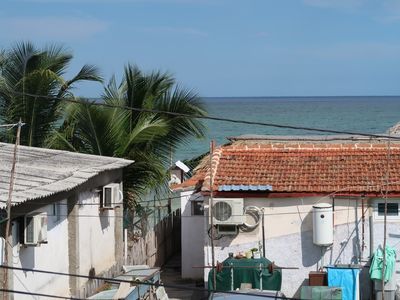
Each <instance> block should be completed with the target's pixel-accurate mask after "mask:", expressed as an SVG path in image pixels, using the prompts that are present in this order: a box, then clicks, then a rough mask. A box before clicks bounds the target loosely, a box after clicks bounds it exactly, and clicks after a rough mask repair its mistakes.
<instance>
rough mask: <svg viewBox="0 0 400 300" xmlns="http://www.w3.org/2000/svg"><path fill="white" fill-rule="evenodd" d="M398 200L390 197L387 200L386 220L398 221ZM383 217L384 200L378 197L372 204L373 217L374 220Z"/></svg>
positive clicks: (399, 202) (399, 204)
mask: <svg viewBox="0 0 400 300" xmlns="http://www.w3.org/2000/svg"><path fill="white" fill-rule="evenodd" d="M399 206H400V201H398V200H397V199H396V200H394V199H390V200H388V201H387V220H389V221H400V212H399V209H400V207H399ZM384 217H385V201H384V200H382V199H379V200H378V201H376V202H375V205H374V218H375V220H380V221H382V220H383V219H384Z"/></svg>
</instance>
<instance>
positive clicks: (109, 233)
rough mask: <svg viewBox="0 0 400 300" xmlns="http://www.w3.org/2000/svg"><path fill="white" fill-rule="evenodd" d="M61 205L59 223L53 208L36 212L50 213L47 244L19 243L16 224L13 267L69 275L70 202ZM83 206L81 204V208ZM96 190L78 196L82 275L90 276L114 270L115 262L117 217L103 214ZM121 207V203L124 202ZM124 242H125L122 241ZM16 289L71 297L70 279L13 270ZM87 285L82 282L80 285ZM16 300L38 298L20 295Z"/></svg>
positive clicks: (111, 211)
mask: <svg viewBox="0 0 400 300" xmlns="http://www.w3.org/2000/svg"><path fill="white" fill-rule="evenodd" d="M60 202H61V206H60V208H61V213H60V215H61V216H60V220H59V221H56V216H54V215H53V205H47V206H45V207H42V208H40V209H37V210H35V211H33V212H32V213H34V212H47V216H48V224H47V229H48V232H47V239H48V243H47V244H41V245H40V246H25V245H22V244H20V243H18V238H17V237H18V223H17V222H13V227H12V235H13V265H14V266H16V267H22V268H31V269H41V270H50V271H55V272H63V273H69V271H70V270H69V257H68V219H67V215H68V207H67V200H62V201H60ZM79 204H81V205H79ZM98 204H99V198H98V193H97V192H96V191H94V190H93V191H86V192H82V193H80V194H79V201H78V204H77V205H78V207H79V208H78V228H79V240H78V243H79V244H78V247H79V270H78V271H79V274H83V275H88V274H89V271H90V269H91V268H92V267H93V268H94V269H95V272H96V274H99V273H101V272H103V271H106V270H108V269H109V268H111V267H112V266H113V265H114V264H115V263H116V259H115V231H114V230H115V217H114V216H115V214H114V211H113V210H106V211H100V210H99V205H98ZM121 207H122V202H121ZM121 243H122V240H121ZM13 282H14V283H13V285H14V289H15V290H21V291H28V292H35V293H47V294H54V295H62V296H71V294H70V287H69V278H68V277H67V276H55V275H51V274H42V273H33V272H23V271H14V276H13ZM85 282H87V280H86V279H81V280H80V284H81V285H83V284H84V283H85ZM15 299H39V298H35V297H33V296H24V295H18V296H17V297H15Z"/></svg>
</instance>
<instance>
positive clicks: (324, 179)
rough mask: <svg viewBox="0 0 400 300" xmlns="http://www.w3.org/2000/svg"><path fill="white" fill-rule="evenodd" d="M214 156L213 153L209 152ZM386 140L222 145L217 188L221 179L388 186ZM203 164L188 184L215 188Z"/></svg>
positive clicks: (289, 185)
mask: <svg viewBox="0 0 400 300" xmlns="http://www.w3.org/2000/svg"><path fill="white" fill-rule="evenodd" d="M207 160H208V161H209V157H208V158H207V157H206V158H205V160H204V164H206V161H207ZM387 164H388V148H387V143H366V142H363V143H360V142H353V143H335V144H332V143H321V142H319V143H301V142H300V143H297V144H294V143H293V141H291V142H290V143H282V142H279V143H273V142H271V143H243V142H241V143H239V144H235V143H233V144H231V145H228V146H223V147H220V148H217V150H216V151H215V152H214V156H213V174H214V175H213V177H214V178H213V179H214V180H213V183H214V184H213V190H215V191H217V190H218V188H219V187H220V186H222V185H252V186H254V185H271V186H272V190H273V192H282V193H292V192H296V193H297V192H298V193H332V192H338V191H340V192H377V193H379V192H381V191H382V190H383V189H385V178H386V170H387ZM389 166H390V171H389V177H390V179H389V181H390V185H389V189H388V190H389V192H400V144H399V143H392V144H391V147H390V159H389ZM209 178H210V172H209V168H208V167H205V166H204V165H203V168H201V169H200V170H199V171H198V172H196V173H195V175H194V176H193V177H192V178H191V179H189V182H188V181H187V182H186V184H185V183H183V184H185V186H186V187H187V186H190V185H192V186H194V185H196V184H197V185H198V186H199V185H200V186H201V190H202V191H204V192H206V191H209V190H210V185H209Z"/></svg>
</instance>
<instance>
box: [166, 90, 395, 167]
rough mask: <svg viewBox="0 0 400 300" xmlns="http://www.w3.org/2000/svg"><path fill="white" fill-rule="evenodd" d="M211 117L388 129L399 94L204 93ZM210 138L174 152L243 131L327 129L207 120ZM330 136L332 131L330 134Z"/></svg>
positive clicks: (183, 154)
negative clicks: (208, 94)
mask: <svg viewBox="0 0 400 300" xmlns="http://www.w3.org/2000/svg"><path fill="white" fill-rule="evenodd" d="M201 99H202V100H203V101H204V105H205V107H206V110H207V111H208V114H209V116H213V117H222V118H228V119H235V120H245V121H254V122H265V123H274V124H282V125H290V126H301V127H312V128H321V129H332V130H339V131H351V132H363V133H371V134H382V133H385V132H386V131H387V130H388V129H389V128H390V127H392V126H393V125H395V124H396V123H397V122H399V121H400V96H392V95H390V96H308V97H306V96H299V97H295V96H289V97H283V96H280V97H275V96H273V97H272V96H266V97H258V96H257V97H201ZM204 124H205V125H206V127H207V136H206V138H205V139H203V140H195V139H193V140H191V141H190V142H189V143H188V144H187V145H185V146H183V147H181V148H180V149H179V150H178V151H177V153H176V154H175V157H174V158H175V160H184V159H191V158H193V157H197V156H199V155H201V154H203V153H205V152H207V151H208V148H209V142H210V140H211V139H212V140H215V141H216V142H217V144H224V143H226V142H228V140H227V137H232V136H240V135H244V134H261V135H294V136H296V135H314V134H317V135H321V134H323V133H318V132H311V131H304V130H293V129H285V128H273V127H266V126H257V125H244V124H233V123H227V122H219V121H212V120H205V121H204ZM326 135H328V134H326Z"/></svg>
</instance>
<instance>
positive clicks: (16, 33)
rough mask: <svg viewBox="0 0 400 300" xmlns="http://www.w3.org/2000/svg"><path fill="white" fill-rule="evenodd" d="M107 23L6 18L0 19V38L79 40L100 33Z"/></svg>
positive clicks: (84, 20)
mask: <svg viewBox="0 0 400 300" xmlns="http://www.w3.org/2000/svg"><path fill="white" fill-rule="evenodd" d="M106 28H107V23H105V22H103V21H100V20H96V19H90V18H87V19H83V18H77V17H8V18H2V19H0V37H3V38H12V39H36V38H39V39H52V40H54V39H55V40H81V39H85V38H89V37H91V36H93V35H95V34H97V33H100V32H102V31H104V30H106Z"/></svg>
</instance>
